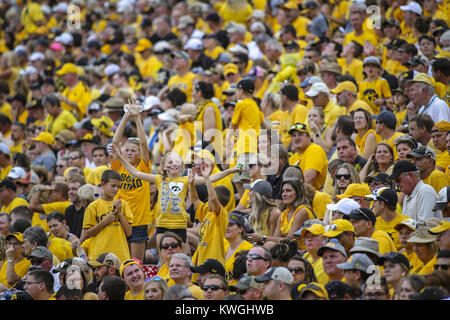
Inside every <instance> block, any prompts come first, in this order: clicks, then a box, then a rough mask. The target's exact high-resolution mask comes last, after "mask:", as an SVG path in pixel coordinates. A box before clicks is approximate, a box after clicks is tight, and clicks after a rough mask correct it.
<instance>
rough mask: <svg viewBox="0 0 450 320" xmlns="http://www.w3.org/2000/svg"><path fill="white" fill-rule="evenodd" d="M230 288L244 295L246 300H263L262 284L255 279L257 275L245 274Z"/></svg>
mask: <svg viewBox="0 0 450 320" xmlns="http://www.w3.org/2000/svg"><path fill="white" fill-rule="evenodd" d="M230 290H232V291H235V292H236V293H237V294H238V295H240V296H242V297H243V298H244V300H262V297H263V292H262V284H261V283H259V282H256V281H255V277H254V276H251V275H248V274H244V275H243V276H242V277H241V278H240V279H239V281H238V282H237V283H236V284H234V285H231V286H230Z"/></svg>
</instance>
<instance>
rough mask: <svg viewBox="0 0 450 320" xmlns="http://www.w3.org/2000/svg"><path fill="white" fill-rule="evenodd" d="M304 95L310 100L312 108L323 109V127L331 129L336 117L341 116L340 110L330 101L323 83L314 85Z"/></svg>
mask: <svg viewBox="0 0 450 320" xmlns="http://www.w3.org/2000/svg"><path fill="white" fill-rule="evenodd" d="M305 95H306V96H307V97H309V98H311V100H312V102H313V104H314V107H319V108H322V109H323V112H324V114H325V124H324V125H325V126H327V127H330V128H331V127H333V124H334V122H335V121H336V119H337V117H338V116H339V115H341V114H342V111H341V109H340V108H339V107H338V106H337V105H335V104H334V103H333V102H332V101H331V99H330V90H328V87H327V85H326V84H325V83H323V82H318V83H314V84H313V85H312V86H311V88H310V89H309V90H308V91H307V92H305Z"/></svg>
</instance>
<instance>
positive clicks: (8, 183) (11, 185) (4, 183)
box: [0, 179, 17, 192]
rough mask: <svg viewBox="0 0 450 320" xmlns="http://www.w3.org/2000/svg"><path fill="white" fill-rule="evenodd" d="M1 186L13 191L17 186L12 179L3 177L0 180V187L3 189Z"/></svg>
mask: <svg viewBox="0 0 450 320" xmlns="http://www.w3.org/2000/svg"><path fill="white" fill-rule="evenodd" d="M3 188H5V189H11V190H13V191H14V192H16V191H17V186H16V184H15V183H14V181H12V180H10V179H3V180H2V181H1V182H0V189H3Z"/></svg>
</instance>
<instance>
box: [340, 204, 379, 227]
mask: <svg viewBox="0 0 450 320" xmlns="http://www.w3.org/2000/svg"><path fill="white" fill-rule="evenodd" d="M345 218H346V219H355V220H367V221H371V222H372V224H373V225H374V226H375V223H376V222H377V217H375V214H374V213H373V212H372V210H370V209H367V208H358V209H353V210H352V211H351V212H350V214H348V215H345Z"/></svg>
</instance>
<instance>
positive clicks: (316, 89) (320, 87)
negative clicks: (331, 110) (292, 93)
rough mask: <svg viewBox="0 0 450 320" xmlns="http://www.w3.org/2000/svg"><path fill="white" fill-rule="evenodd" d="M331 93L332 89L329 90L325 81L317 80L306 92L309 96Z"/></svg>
mask: <svg viewBox="0 0 450 320" xmlns="http://www.w3.org/2000/svg"><path fill="white" fill-rule="evenodd" d="M322 92H323V93H328V94H329V93H330V90H328V87H327V85H326V84H325V83H323V82H316V83H314V84H313V85H312V86H311V88H310V89H309V91H307V92H305V95H307V96H308V97H315V96H317V95H318V94H319V93H322Z"/></svg>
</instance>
